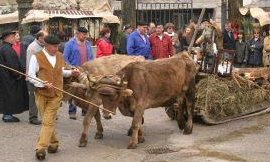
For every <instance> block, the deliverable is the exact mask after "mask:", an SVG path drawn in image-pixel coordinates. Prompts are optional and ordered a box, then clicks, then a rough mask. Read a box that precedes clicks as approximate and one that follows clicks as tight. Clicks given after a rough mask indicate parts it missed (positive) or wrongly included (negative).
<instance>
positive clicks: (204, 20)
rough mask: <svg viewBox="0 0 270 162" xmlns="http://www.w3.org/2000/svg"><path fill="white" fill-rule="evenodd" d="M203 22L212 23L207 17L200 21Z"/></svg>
mask: <svg viewBox="0 0 270 162" xmlns="http://www.w3.org/2000/svg"><path fill="white" fill-rule="evenodd" d="M203 22H208V23H209V24H212V23H211V22H210V20H208V19H203V20H202V22H201V23H203Z"/></svg>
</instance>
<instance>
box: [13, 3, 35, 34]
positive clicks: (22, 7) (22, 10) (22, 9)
mask: <svg viewBox="0 0 270 162" xmlns="http://www.w3.org/2000/svg"><path fill="white" fill-rule="evenodd" d="M16 2H17V4H18V11H19V15H18V16H19V32H20V35H21V36H23V35H26V34H27V28H28V25H27V24H22V20H23V18H25V14H26V13H27V12H28V11H30V10H31V9H33V7H32V3H33V2H34V0H16Z"/></svg>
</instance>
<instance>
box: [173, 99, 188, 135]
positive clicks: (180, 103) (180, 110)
mask: <svg viewBox="0 0 270 162" xmlns="http://www.w3.org/2000/svg"><path fill="white" fill-rule="evenodd" d="M174 107H175V109H176V112H177V124H178V127H179V129H180V130H183V129H184V128H185V127H186V120H185V117H184V98H183V97H180V98H179V99H177V102H176V103H175V104H174Z"/></svg>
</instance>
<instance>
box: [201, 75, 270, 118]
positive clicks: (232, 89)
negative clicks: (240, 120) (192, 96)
mask: <svg viewBox="0 0 270 162" xmlns="http://www.w3.org/2000/svg"><path fill="white" fill-rule="evenodd" d="M268 101H269V102H270V97H269V91H268V90H266V89H264V88H262V87H260V86H259V85H257V84H256V83H254V82H252V81H249V80H246V79H245V78H242V77H241V76H238V75H236V76H233V77H232V78H221V77H218V76H214V75H211V76H208V77H206V78H204V79H202V80H200V82H199V83H198V84H197V101H196V108H199V109H200V110H202V111H203V112H204V115H206V116H208V118H211V119H213V120H220V119H226V118H230V117H235V116H239V115H241V114H247V113H251V112H255V111H256V109H257V107H256V105H258V104H260V103H263V102H268Z"/></svg>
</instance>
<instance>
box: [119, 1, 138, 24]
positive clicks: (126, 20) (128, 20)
mask: <svg viewBox="0 0 270 162" xmlns="http://www.w3.org/2000/svg"><path fill="white" fill-rule="evenodd" d="M136 2H137V1H136V0H122V4H121V5H122V11H121V17H122V20H123V25H127V24H130V25H131V26H133V27H136Z"/></svg>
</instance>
